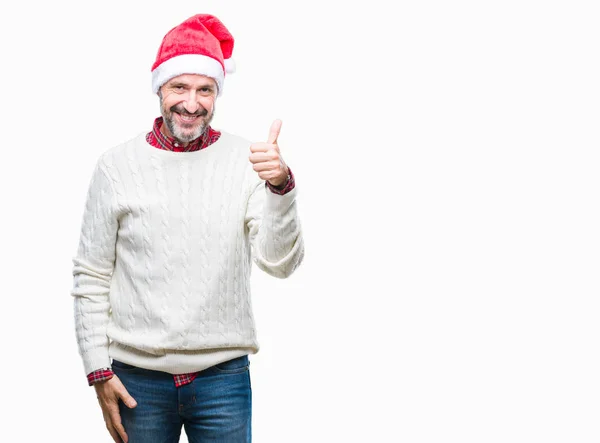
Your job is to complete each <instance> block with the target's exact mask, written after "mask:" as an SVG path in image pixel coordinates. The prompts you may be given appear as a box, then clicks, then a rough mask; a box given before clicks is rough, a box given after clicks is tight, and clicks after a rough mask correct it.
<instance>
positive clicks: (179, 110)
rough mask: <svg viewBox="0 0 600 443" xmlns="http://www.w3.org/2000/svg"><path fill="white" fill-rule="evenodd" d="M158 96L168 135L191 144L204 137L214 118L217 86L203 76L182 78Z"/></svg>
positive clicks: (167, 84) (176, 78)
mask: <svg viewBox="0 0 600 443" xmlns="http://www.w3.org/2000/svg"><path fill="white" fill-rule="evenodd" d="M158 95H159V97H160V113H161V114H162V116H163V119H164V123H165V125H164V126H163V128H164V130H165V132H166V135H167V136H170V137H173V138H175V139H176V140H178V141H179V142H181V143H189V142H191V141H192V140H195V139H197V138H198V137H200V136H201V135H202V134H203V133H204V131H205V129H206V128H207V127H208V125H209V124H210V122H211V120H212V118H213V114H214V110H215V100H216V98H217V83H216V82H215V81H214V80H213V79H212V78H210V77H206V76H204V75H196V74H183V75H179V76H177V77H174V78H172V79H171V80H169V81H168V82H167V83H165V84H164V85H163V86H162V87H161V88H160V90H159V94H158ZM165 126H166V128H165Z"/></svg>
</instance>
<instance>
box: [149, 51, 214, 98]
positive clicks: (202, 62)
mask: <svg viewBox="0 0 600 443" xmlns="http://www.w3.org/2000/svg"><path fill="white" fill-rule="evenodd" d="M181 74H200V75H206V76H207V77H211V78H213V79H214V80H215V81H216V82H217V87H218V91H217V93H218V95H221V91H222V90H223V80H224V79H225V73H224V72H223V66H222V65H221V63H219V62H218V61H217V60H215V59H214V58H212V57H208V56H206V55H201V54H183V55H178V56H176V57H172V58H170V59H169V60H167V61H165V62H164V63H162V64H160V65H159V66H157V67H156V69H155V70H154V71H152V92H154V93H155V94H156V93H158V90H159V89H160V87H161V86H162V85H164V84H165V83H166V82H168V81H169V80H171V79H172V78H173V77H177V76H178V75H181Z"/></svg>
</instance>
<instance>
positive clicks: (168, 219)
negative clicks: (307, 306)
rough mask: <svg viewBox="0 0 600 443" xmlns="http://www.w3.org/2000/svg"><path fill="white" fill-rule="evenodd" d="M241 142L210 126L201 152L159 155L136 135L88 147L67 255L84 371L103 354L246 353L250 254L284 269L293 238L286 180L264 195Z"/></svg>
mask: <svg viewBox="0 0 600 443" xmlns="http://www.w3.org/2000/svg"><path fill="white" fill-rule="evenodd" d="M249 147H250V142H248V141H247V140H244V139H242V138H239V137H237V136H234V135H231V134H228V133H226V132H222V135H221V137H220V138H219V139H218V140H217V141H216V142H215V143H213V144H212V145H210V146H209V147H207V148H205V149H202V150H199V151H193V152H171V151H166V150H162V149H157V148H155V147H153V146H151V145H150V144H148V143H147V142H146V139H145V134H140V135H139V136H138V137H136V138H134V139H133V140H131V141H129V142H126V143H124V144H122V145H120V146H117V147H114V148H111V149H109V150H107V151H105V152H104V153H103V154H102V155H101V156H100V158H99V159H98V162H97V164H96V167H95V170H94V172H93V175H92V178H91V181H90V184H89V190H88V194H87V198H86V204H85V208H84V213H83V221H82V224H81V235H80V241H79V247H78V250H77V254H76V256H75V257H73V264H74V267H73V275H74V283H73V289H72V292H71V294H72V295H73V296H74V312H75V330H76V337H77V343H78V346H79V353H80V355H81V357H82V359H83V364H84V370H85V373H86V374H88V373H90V372H92V371H94V370H97V369H100V368H106V367H111V360H110V359H111V358H115V359H117V360H120V361H123V362H125V363H129V364H132V365H135V366H139V367H143V368H148V369H154V370H160V371H165V372H169V373H171V374H181V373H187V372H194V371H199V370H202V369H205V368H207V367H209V366H212V365H213V364H217V363H220V362H222V361H225V360H228V359H230V358H234V357H237V356H240V355H244V354H250V353H252V354H253V353H256V352H258V349H259V345H258V342H257V338H256V329H255V324H254V317H253V313H252V302H251V294H250V272H251V269H252V260H254V262H255V263H256V264H257V266H258V267H259V268H260V269H262V270H263V271H265V272H267V273H269V274H270V275H273V276H275V277H279V278H286V277H288V276H289V275H291V274H292V273H293V272H294V270H295V269H296V268H297V267H298V266H299V265H300V263H301V262H302V258H303V256H304V243H303V240H302V233H301V227H300V220H299V218H298V213H297V208H296V194H297V189H296V188H294V189H293V190H292V191H290V192H288V193H287V194H285V195H278V194H275V193H273V192H271V191H270V190H269V189H268V188H267V187H266V186H265V181H264V180H261V179H260V178H259V176H258V174H257V173H256V172H255V171H254V170H253V169H252V163H250V161H249V159H248V157H249V155H250V149H249Z"/></svg>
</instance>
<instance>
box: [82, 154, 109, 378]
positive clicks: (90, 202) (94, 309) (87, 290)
mask: <svg viewBox="0 0 600 443" xmlns="http://www.w3.org/2000/svg"><path fill="white" fill-rule="evenodd" d="M113 201H114V194H113V189H112V184H111V181H110V179H109V178H108V176H107V175H106V173H105V172H104V169H103V167H102V163H101V161H98V163H97V164H96V168H95V170H94V172H93V174H92V178H91V180H90V183H89V188H88V192H87V197H86V202H85V207H84V210H83V220H82V223H81V233H80V238H79V247H78V249H77V254H76V256H75V257H73V265H74V266H73V277H74V278H73V288H72V291H71V295H72V296H73V297H74V314H75V315H74V317H75V333H76V338H77V345H78V348H79V354H80V356H81V357H82V359H83V366H84V369H85V373H86V374H89V373H91V372H93V371H95V370H97V369H100V368H110V358H109V356H108V345H109V340H108V336H107V335H106V327H107V324H108V320H109V315H110V302H109V289H110V282H111V278H112V272H113V269H114V263H115V257H116V252H115V244H116V238H117V230H118V220H117V219H116V216H115V206H114V204H113Z"/></svg>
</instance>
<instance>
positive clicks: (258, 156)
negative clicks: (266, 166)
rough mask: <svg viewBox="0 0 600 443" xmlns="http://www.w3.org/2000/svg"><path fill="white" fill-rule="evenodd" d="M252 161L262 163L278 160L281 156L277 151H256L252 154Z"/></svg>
mask: <svg viewBox="0 0 600 443" xmlns="http://www.w3.org/2000/svg"><path fill="white" fill-rule="evenodd" d="M248 158H249V159H250V162H252V163H261V162H270V161H278V160H279V156H278V155H277V154H276V153H275V152H255V153H253V154H250V157H248Z"/></svg>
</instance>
